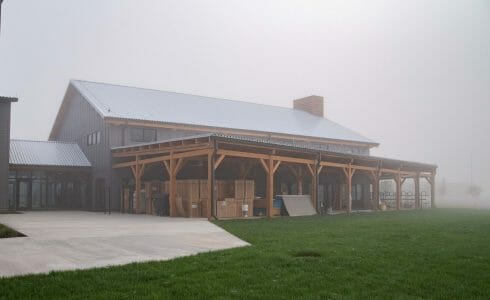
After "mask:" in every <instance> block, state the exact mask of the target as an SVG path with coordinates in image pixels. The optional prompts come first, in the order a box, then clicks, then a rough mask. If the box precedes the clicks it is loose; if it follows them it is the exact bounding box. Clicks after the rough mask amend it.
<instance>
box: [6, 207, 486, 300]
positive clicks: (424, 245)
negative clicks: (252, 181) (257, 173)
mask: <svg viewBox="0 0 490 300" xmlns="http://www.w3.org/2000/svg"><path fill="white" fill-rule="evenodd" d="M216 223H217V224H218V225H219V226H222V227H223V228H225V229H226V230H228V231H230V232H232V233H234V234H236V235H237V236H239V237H241V238H243V239H245V240H247V241H248V242H250V243H251V244H252V245H253V246H251V247H244V248H239V249H233V250H226V251H220V252H214V253H206V254H201V255H196V256H192V257H186V258H181V259H176V260H173V261H167V262H153V263H143V264H131V265H126V266H121V267H112V268H102V269H93V270H87V271H76V272H59V273H51V274H49V275H35V276H26V277H18V278H10V279H2V280H0V298H2V297H3V298H20V299H27V298H36V299H37V298H60V299H61V298H63V299H64V298H78V299H85V298H99V299H106V298H173V299H181V298H221V299H227V298H255V299H258V298H287V299H296V298H321V299H324V298H333V299H337V298H358V299H359V298H361V299H366V298H396V299H399V298H403V299H404V298H439V299H455V298H456V299H475V298H481V299H489V298H490V210H481V211H477V210H445V209H438V210H427V211H421V212H399V213H395V212H385V213H373V214H354V215H350V216H348V215H338V216H315V217H304V218H278V219H273V220H267V219H260V220H235V221H219V222H216ZM0 267H1V266H0Z"/></svg>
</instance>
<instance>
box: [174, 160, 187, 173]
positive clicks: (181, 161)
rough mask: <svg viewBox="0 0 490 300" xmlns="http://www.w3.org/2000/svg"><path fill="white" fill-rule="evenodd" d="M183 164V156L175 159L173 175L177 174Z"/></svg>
mask: <svg viewBox="0 0 490 300" xmlns="http://www.w3.org/2000/svg"><path fill="white" fill-rule="evenodd" d="M184 166H185V162H184V159H183V158H179V159H178V160H177V163H176V165H175V170H174V172H175V176H177V174H179V172H180V170H182V168H183V167H184Z"/></svg>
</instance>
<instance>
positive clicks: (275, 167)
mask: <svg viewBox="0 0 490 300" xmlns="http://www.w3.org/2000/svg"><path fill="white" fill-rule="evenodd" d="M280 165H281V161H280V160H278V161H276V163H275V164H274V168H273V170H272V173H276V171H277V168H279V166H280Z"/></svg>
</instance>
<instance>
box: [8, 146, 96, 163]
mask: <svg viewBox="0 0 490 300" xmlns="http://www.w3.org/2000/svg"><path fill="white" fill-rule="evenodd" d="M9 163H10V165H11V166H42V167H78V168H90V167H91V166H92V165H91V164H90V162H89V160H88V159H87V157H86V156H85V154H84V153H83V152H82V149H80V147H79V146H78V145H77V144H75V143H66V142H51V141H50V142H47V141H29V140H16V139H12V140H10V156H9Z"/></svg>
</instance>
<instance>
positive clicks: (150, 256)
mask: <svg viewBox="0 0 490 300" xmlns="http://www.w3.org/2000/svg"><path fill="white" fill-rule="evenodd" d="M0 223H2V224H5V225H7V226H9V227H11V228H14V229H15V230H17V231H19V232H22V233H23V234H25V235H26V236H27V237H20V238H8V239H0V249H1V251H0V277H7V276H17V275H23V274H30V273H46V272H50V271H60V270H74V269H87V268H93V267H103V266H110V265H122V264H127V263H132V262H143V261H152V260H168V259H172V258H176V257H181V256H187V255H193V254H197V253H200V252H207V251H213V250H222V249H228V248H234V247H241V246H247V245H249V244H248V243H246V242H244V241H242V240H241V239H239V238H237V237H235V236H233V235H232V234H230V233H228V232H226V231H224V230H223V229H221V228H220V227H218V226H216V225H214V224H212V223H210V222H208V221H207V220H206V219H186V218H168V217H157V216H147V215H128V214H120V213H113V214H111V215H104V214H103V213H95V212H82V211H49V212H48V211H41V212H26V213H23V214H1V215H0Z"/></svg>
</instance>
